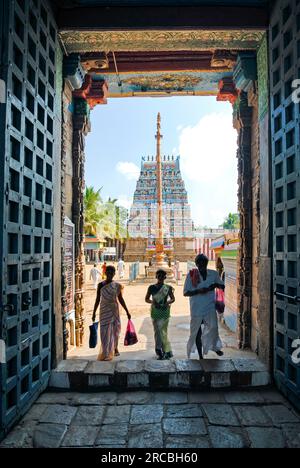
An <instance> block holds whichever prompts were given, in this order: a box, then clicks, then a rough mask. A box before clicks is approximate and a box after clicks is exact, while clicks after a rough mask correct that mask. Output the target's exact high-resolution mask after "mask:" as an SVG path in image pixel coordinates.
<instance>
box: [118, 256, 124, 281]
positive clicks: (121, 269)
mask: <svg viewBox="0 0 300 468" xmlns="http://www.w3.org/2000/svg"><path fill="white" fill-rule="evenodd" d="M118 273H119V279H123V278H124V274H125V263H124V262H123V260H122V259H121V258H120V260H119V261H118Z"/></svg>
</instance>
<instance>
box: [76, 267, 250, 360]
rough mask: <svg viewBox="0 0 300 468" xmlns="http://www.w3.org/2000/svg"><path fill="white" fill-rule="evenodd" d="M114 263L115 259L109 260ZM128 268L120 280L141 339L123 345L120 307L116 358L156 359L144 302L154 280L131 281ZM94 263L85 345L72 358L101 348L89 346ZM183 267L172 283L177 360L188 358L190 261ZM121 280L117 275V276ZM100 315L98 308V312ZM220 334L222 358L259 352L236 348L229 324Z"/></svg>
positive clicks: (87, 355) (89, 283)
mask: <svg viewBox="0 0 300 468" xmlns="http://www.w3.org/2000/svg"><path fill="white" fill-rule="evenodd" d="M108 264H113V262H108ZM145 265H146V264H144V263H141V264H140V273H141V276H142V274H143V272H144V268H145ZM129 267H130V264H126V269H125V277H124V279H123V280H121V281H120V282H121V283H122V284H123V286H124V291H123V293H124V298H125V302H126V304H127V307H128V309H129V312H130V314H131V315H132V321H133V323H134V326H135V328H136V332H137V334H138V339H139V342H138V343H137V344H136V345H134V346H131V347H125V346H124V335H125V330H126V325H127V317H126V314H125V312H124V311H123V310H122V308H121V307H120V315H121V321H122V332H121V337H120V343H119V351H120V354H121V355H120V356H119V357H116V358H115V360H116V361H120V360H137V359H139V360H148V359H154V358H155V353H154V336H153V326H152V321H151V317H150V306H149V304H146V303H145V296H146V292H147V288H148V287H149V285H150V284H151V283H149V282H146V281H145V280H143V278H142V279H140V280H139V279H138V280H137V281H134V282H130V281H129ZM91 268H92V265H86V274H85V277H86V293H85V311H86V315H85V333H84V346H83V347H77V348H73V349H72V348H70V351H69V353H68V358H70V359H76V358H77V359H90V360H95V359H96V358H97V355H98V352H99V347H98V348H97V349H90V348H89V326H90V325H91V324H92V314H93V308H94V303H95V298H96V291H95V290H94V288H93V283H92V281H91V280H90V270H91ZM210 268H214V264H213V262H212V263H211V264H210ZM180 269H181V271H182V272H183V279H182V280H181V281H178V282H177V283H178V284H177V283H172V286H173V287H174V289H175V298H176V302H175V304H173V306H172V309H171V320H170V325H169V337H170V341H171V344H172V347H173V353H174V357H175V358H176V359H185V358H186V345H187V341H188V337H189V328H190V312H189V299H188V298H186V297H184V296H183V284H184V279H185V275H186V271H187V264H186V263H181V264H180ZM115 280H116V281H119V279H118V274H117V275H116V278H115ZM98 317H99V311H98ZM220 336H221V339H222V342H223V344H224V348H225V349H224V356H223V359H228V358H240V357H244V358H255V357H256V355H255V354H254V353H253V352H251V351H250V350H248V351H244V350H243V351H240V350H239V349H237V339H236V335H235V333H233V332H231V331H230V330H229V329H228V328H227V327H226V326H224V325H222V324H221V323H220ZM192 357H193V358H194V359H195V358H196V359H197V358H198V355H197V353H195V354H194V355H193V356H192ZM207 357H208V358H216V355H215V353H213V352H210V353H209V354H208V356H207Z"/></svg>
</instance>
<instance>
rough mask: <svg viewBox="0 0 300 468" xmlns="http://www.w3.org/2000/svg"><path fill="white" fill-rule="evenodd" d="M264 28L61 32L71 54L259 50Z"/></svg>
mask: <svg viewBox="0 0 300 468" xmlns="http://www.w3.org/2000/svg"><path fill="white" fill-rule="evenodd" d="M263 35H264V33H263V32H262V31H253V30H236V31H209V30H199V31H182V30H178V31H176V30H172V31H160V30H151V31H76V32H74V31H61V32H60V37H61V40H62V42H63V43H64V46H65V48H66V50H67V52H68V53H69V54H71V53H80V54H85V53H88V52H99V51H101V52H104V53H108V52H110V51H114V52H122V51H123V52H138V51H152V52H155V51H162V50H163V51H178V50H185V51H191V50H198V51H201V50H203V51H204V50H215V49H229V50H249V49H257V48H258V45H259V44H260V42H261V41H262V39H263Z"/></svg>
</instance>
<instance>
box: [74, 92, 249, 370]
mask: <svg viewBox="0 0 300 468" xmlns="http://www.w3.org/2000/svg"><path fill="white" fill-rule="evenodd" d="M158 111H160V114H161V118H162V123H161V126H162V134H163V136H164V138H163V143H162V148H161V154H162V167H163V168H164V171H165V173H164V179H163V201H164V213H163V215H164V237H165V248H166V249H169V250H167V255H168V259H169V261H170V263H169V265H170V266H171V268H172V270H173V271H172V273H173V275H172V276H173V277H172V280H171V282H170V284H171V285H172V287H174V289H175V298H176V302H175V304H174V305H173V306H172V310H171V320H170V324H169V335H170V341H171V345H172V349H173V353H174V356H175V358H177V359H185V358H186V355H187V353H186V347H187V341H188V338H189V330H190V307H189V300H188V298H185V297H183V286H184V282H185V279H186V276H187V273H188V271H189V270H190V269H191V268H193V267H195V265H194V259H195V256H196V255H197V254H200V253H203V254H205V255H207V256H208V258H209V260H210V263H209V268H211V269H214V270H215V269H216V260H217V258H218V257H220V258H222V262H223V265H224V267H225V275H226V291H228V292H226V301H225V302H226V306H227V307H226V311H225V314H224V315H222V316H219V327H220V333H221V339H222V342H223V345H224V348H225V349H224V351H225V352H224V359H228V358H234V357H235V358H237V357H241V356H242V357H245V358H253V357H255V354H254V353H253V352H252V351H251V349H248V350H245V351H243V352H242V353H241V351H240V349H239V345H238V299H237V295H238V293H237V291H238V285H237V277H238V256H237V253H238V249H239V220H238V215H237V211H238V208H237V207H238V197H237V192H238V185H237V178H238V174H237V159H236V152H237V132H236V130H235V129H234V128H233V125H232V119H233V111H232V106H231V105H230V103H228V102H217V101H216V97H215V96H210V97H207V96H206V97H205V96H201V97H200V96H198V97H191V96H186V97H183V96H181V97H179V96H175V97H172V98H169V99H166V98H158V97H156V98H151V97H148V98H147V99H145V98H139V97H136V98H135V99H131V100H128V99H124V98H122V99H121V98H115V99H111V100H110V101H109V105H108V106H98V107H96V108H95V109H94V110H93V112H92V113H91V116H90V120H91V132H90V133H89V135H88V136H87V138H86V149H85V155H86V163H85V197H86V203H85V206H86V208H87V209H88V210H89V212H88V213H86V218H85V225H84V230H85V238H84V276H85V289H84V303H85V323H84V338H83V343H82V346H80V347H76V348H74V349H72V350H70V351H69V352H68V358H70V359H74V358H75V359H89V360H95V359H96V358H97V355H98V353H99V349H98V348H99V346H100V345H98V347H97V349H89V326H90V325H91V323H92V313H93V308H94V303H95V298H96V291H95V284H94V281H93V278H91V271H92V269H94V268H95V265H96V268H97V269H98V270H99V276H98V277H97V281H102V274H103V271H102V268H103V264H104V262H105V263H106V264H107V265H113V266H115V268H116V270H117V274H116V281H118V282H120V283H121V284H122V285H123V287H124V298H125V301H126V303H127V306H128V308H129V311H130V313H131V315H132V319H133V322H134V325H135V327H136V331H137V333H138V337H139V343H138V344H137V345H135V346H132V347H125V346H124V335H125V330H126V324H127V317H126V315H125V313H124V311H123V310H122V308H120V309H121V322H122V333H121V336H120V341H119V351H120V356H119V357H116V358H115V360H116V361H120V360H139V359H140V360H147V359H153V358H154V357H155V346H154V332H153V326H152V321H151V316H150V306H149V305H148V304H146V303H145V296H146V292H147V289H148V287H149V285H150V284H151V283H155V279H152V281H151V280H150V279H149V278H148V277H147V270H148V269H149V264H151V259H152V257H153V253H154V249H155V231H156V225H157V217H156V213H157V203H156V200H155V197H156V192H155V191H154V192H153V187H155V186H156V181H153V178H154V179H155V178H156V155H155V152H156V143H155V139H154V134H155V127H156V116H157V112H158ZM101 133H102V134H103V135H105V138H104V139H102V138H101V137H100V134H101ZM116 134H118V137H117V138H116ZM217 134H218V138H216V135H217ZM151 181H152V182H151ZM97 193H98V198H97V200H98V201H97V202H96V203H97V204H98V209H99V213H101V215H102V217H100V218H101V219H100V220H99V222H98V225H97V223H96V222H95V223H94V224H93V221H96V218H97V216H96V215H94V213H96V212H97V209H95V207H92V208H91V207H90V205H89V203H90V200H91V198H93V197H95V194H97ZM225 195H226V196H225ZM149 204H150V205H149ZM149 206H152V209H149ZM176 210H177V211H176ZM174 211H175V212H177V215H174ZM90 213H92V215H90ZM120 213H121V216H120ZM178 213H179V214H178ZM232 213H233V214H234V215H235V216H236V218H237V219H235V224H234V222H232V224H230V221H232V220H231V214H232ZM93 216H94V218H93ZM120 258H122V259H123V260H125V265H124V266H125V271H124V276H123V274H121V272H119V271H118V261H119V259H120ZM176 266H177V268H176ZM134 268H135V271H133V269H134ZM167 282H168V281H167ZM98 314H99V311H97V316H98ZM192 357H193V358H197V357H198V355H197V352H195V354H193V355H192ZM208 357H210V358H215V357H216V355H215V353H213V352H210V353H209V355H208Z"/></svg>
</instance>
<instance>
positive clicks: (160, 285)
mask: <svg viewBox="0 0 300 468" xmlns="http://www.w3.org/2000/svg"><path fill="white" fill-rule="evenodd" d="M166 277H167V274H166V272H165V271H164V270H158V271H157V273H156V279H157V283H156V284H152V285H151V286H149V288H148V291H147V295H146V299H145V300H146V302H147V303H148V304H151V318H152V323H153V328H154V339H155V352H156V354H157V357H158V359H170V358H171V357H173V353H172V349H171V345H170V342H169V339H168V325H169V320H170V306H171V304H173V302H175V296H174V289H173V288H172V286H169V285H167V284H165V279H166ZM151 297H152V299H151Z"/></svg>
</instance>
